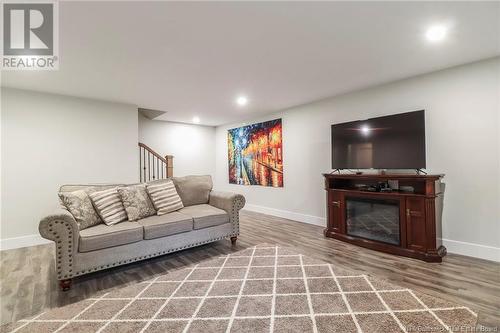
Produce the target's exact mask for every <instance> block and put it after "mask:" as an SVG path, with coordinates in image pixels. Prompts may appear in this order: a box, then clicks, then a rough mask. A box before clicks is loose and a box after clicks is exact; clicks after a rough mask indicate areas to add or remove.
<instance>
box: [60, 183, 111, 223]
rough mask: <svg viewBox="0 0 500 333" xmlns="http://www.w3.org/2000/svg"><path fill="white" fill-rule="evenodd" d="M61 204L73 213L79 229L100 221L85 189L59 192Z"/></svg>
mask: <svg viewBox="0 0 500 333" xmlns="http://www.w3.org/2000/svg"><path fill="white" fill-rule="evenodd" d="M59 199H60V201H61V204H62V205H63V206H64V207H65V208H66V209H67V210H68V211H69V212H70V213H71V215H73V217H74V218H75V220H76V222H77V223H78V228H79V229H80V230H82V229H85V228H89V227H92V226H94V225H97V224H99V223H101V222H102V220H101V218H100V217H99V215H98V214H97V212H96V211H95V209H94V206H93V205H92V201H91V200H90V197H89V195H88V193H87V191H85V190H83V189H81V190H76V191H72V192H59Z"/></svg>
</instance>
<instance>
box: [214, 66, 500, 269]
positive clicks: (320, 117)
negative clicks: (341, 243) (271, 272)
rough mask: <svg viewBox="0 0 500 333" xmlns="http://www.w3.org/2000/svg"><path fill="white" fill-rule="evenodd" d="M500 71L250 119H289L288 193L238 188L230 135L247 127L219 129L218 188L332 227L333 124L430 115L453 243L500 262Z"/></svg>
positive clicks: (430, 145) (422, 80) (433, 163)
mask: <svg viewBox="0 0 500 333" xmlns="http://www.w3.org/2000/svg"><path fill="white" fill-rule="evenodd" d="M499 70H500V58H496V59H493V60H487V61H483V62H479V63H474V64H470V65H465V66H461V67H456V68H452V69H448V70H444V71H439V72H435V73H431V74H427V75H422V76H418V77H415V78H411V79H407V80H402V81H398V82H394V83H390V84H386V85H382V86H377V87H374V88H370V89H366V90H363V91H359V92H354V93H350V94H346V95H342V96H338V97H333V98H329V99H325V100H322V101H318V102H315V103H310V104H306V105H302V106H298V107H294V108H291V109H288V110H284V111H282V112H277V113H276V114H273V115H269V116H267V117H265V118H259V119H253V120H249V121H247V122H246V123H247V124H248V123H253V122H257V121H263V120H269V119H273V118H276V117H282V118H283V142H284V147H283V154H284V188H266V187H259V186H252V187H250V186H238V185H230V184H229V183H228V174H227V172H228V165H227V139H226V135H227V129H228V128H233V127H236V126H240V125H242V124H243V123H237V124H231V125H228V126H220V127H217V134H216V149H217V151H216V170H217V175H216V187H217V188H218V189H221V190H229V191H235V192H239V193H242V194H244V195H245V196H246V198H247V202H248V205H247V207H248V208H250V209H254V210H259V211H263V212H267V213H271V214H275V215H281V216H285V217H289V218H292V219H296V220H300V221H305V222H309V223H315V224H320V225H324V224H325V215H326V214H325V192H324V189H323V178H322V176H321V173H323V172H329V171H331V162H330V161H331V152H330V125H331V124H333V123H340V122H345V121H351V120H359V119H366V118H370V117H376V116H382V115H388V114H393V113H400V112H405V111H413V110H420V109H425V110H426V143H427V167H428V169H427V170H428V171H429V172H430V173H444V174H446V177H445V178H444V181H445V182H446V185H447V187H446V194H445V205H444V216H443V218H444V221H443V238H444V239H446V242H445V244H447V246H448V249H449V250H450V252H458V253H463V254H468V255H475V256H482V257H486V258H490V259H497V260H499V261H500V204H499V203H500V139H499V130H500V120H499V114H500V104H499V93H500V84H499Z"/></svg>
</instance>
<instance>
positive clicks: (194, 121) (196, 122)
mask: <svg viewBox="0 0 500 333" xmlns="http://www.w3.org/2000/svg"><path fill="white" fill-rule="evenodd" d="M193 123H195V124H199V123H200V117H196V116H195V117H193Z"/></svg>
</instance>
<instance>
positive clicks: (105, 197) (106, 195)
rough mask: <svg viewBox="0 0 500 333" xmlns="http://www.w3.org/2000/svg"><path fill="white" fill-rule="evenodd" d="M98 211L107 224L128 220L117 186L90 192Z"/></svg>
mask: <svg viewBox="0 0 500 333" xmlns="http://www.w3.org/2000/svg"><path fill="white" fill-rule="evenodd" d="M89 196H90V199H91V200H92V203H93V204H94V207H95V209H96V210H97V213H98V214H99V216H100V217H101V218H102V220H103V221H104V223H106V225H113V224H117V223H119V222H122V221H125V220H127V212H126V211H125V208H124V207H123V203H122V200H121V198H120V196H119V195H118V192H117V190H116V188H110V189H108V190H104V191H98V192H93V193H91V194H89Z"/></svg>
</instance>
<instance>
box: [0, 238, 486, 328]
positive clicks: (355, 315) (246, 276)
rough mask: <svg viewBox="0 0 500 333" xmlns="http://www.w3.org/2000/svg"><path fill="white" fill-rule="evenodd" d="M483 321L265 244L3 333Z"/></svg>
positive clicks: (386, 325)
mask: <svg viewBox="0 0 500 333" xmlns="http://www.w3.org/2000/svg"><path fill="white" fill-rule="evenodd" d="M476 321H477V315H476V313H474V312H473V311H471V310H470V309H469V308H467V307H464V306H460V305H457V304H454V303H451V302H448V301H445V300H442V299H438V298H434V297H430V296H427V295H424V294H420V293H417V292H415V291H412V290H411V289H407V288H402V287H398V286H395V285H392V284H389V283H387V282H385V281H383V280H378V279H375V278H372V277H369V276H367V275H358V274H353V273H350V272H348V271H345V270H342V269H338V268H336V267H335V266H333V265H331V264H328V263H325V262H323V261H320V260H315V259H312V258H308V257H306V256H304V255H302V254H299V253H297V252H295V251H294V250H292V249H290V248H286V247H280V246H275V245H270V244H261V245H257V246H255V247H253V248H248V249H245V250H242V251H239V252H235V253H233V254H229V255H225V256H221V257H218V258H215V259H210V260H206V261H204V262H201V263H199V264H197V265H195V266H192V267H189V268H186V269H182V270H177V271H174V272H172V273H169V274H166V275H163V276H159V277H156V278H154V279H152V280H150V281H145V282H141V283H137V284H135V285H132V286H128V287H124V288H121V289H118V290H114V291H111V292H107V293H103V294H102V295H98V297H94V298H89V299H86V300H84V301H81V302H78V303H74V304H71V305H68V306H64V307H61V308H57V309H52V310H49V311H47V312H45V313H42V314H39V315H37V316H35V317H33V318H30V319H26V320H21V321H18V322H16V323H13V324H9V326H8V327H3V328H2V332H18V333H25V332H35V333H45V332H57V333H67V332H79V333H86V332H89V333H90V332H99V333H115V332H116V333H135V332H148V333H151V332H162V333H163V332H168V333H177V332H179V333H181V332H203V333H207V332H252V333H258V332H301V333H305V332H314V333H316V332H317V333H322V332H367V333H373V332H381V333H391V332H450V331H460V332H462V331H473V330H474V329H475V326H476Z"/></svg>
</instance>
